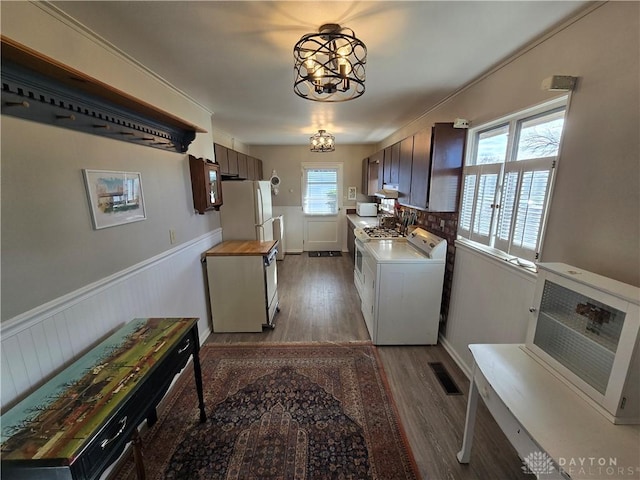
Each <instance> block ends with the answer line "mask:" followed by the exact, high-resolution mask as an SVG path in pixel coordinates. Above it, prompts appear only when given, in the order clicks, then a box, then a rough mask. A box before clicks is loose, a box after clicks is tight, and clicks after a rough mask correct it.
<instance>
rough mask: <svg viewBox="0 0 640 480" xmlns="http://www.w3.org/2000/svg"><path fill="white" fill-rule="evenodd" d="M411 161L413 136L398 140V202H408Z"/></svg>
mask: <svg viewBox="0 0 640 480" xmlns="http://www.w3.org/2000/svg"><path fill="white" fill-rule="evenodd" d="M412 162H413V136H411V137H407V138H405V139H404V140H402V141H401V142H400V155H399V160H398V202H400V203H403V201H404V202H407V203H408V202H409V198H410V195H411V167H412Z"/></svg>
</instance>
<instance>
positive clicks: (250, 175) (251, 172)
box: [247, 156, 257, 180]
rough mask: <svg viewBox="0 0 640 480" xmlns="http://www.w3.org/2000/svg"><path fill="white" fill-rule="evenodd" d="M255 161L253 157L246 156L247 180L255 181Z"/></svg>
mask: <svg viewBox="0 0 640 480" xmlns="http://www.w3.org/2000/svg"><path fill="white" fill-rule="evenodd" d="M256 160H257V158H255V157H249V156H247V179H249V180H257V178H256Z"/></svg>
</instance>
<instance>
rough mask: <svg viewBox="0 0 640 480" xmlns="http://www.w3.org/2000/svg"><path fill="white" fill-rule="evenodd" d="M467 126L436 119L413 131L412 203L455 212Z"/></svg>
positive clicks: (425, 207)
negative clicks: (429, 127) (426, 126)
mask: <svg viewBox="0 0 640 480" xmlns="http://www.w3.org/2000/svg"><path fill="white" fill-rule="evenodd" d="M466 136H467V130H465V129H459V128H453V123H436V124H434V126H433V127H432V128H431V129H426V130H423V131H422V132H419V133H417V134H416V135H414V153H413V172H412V175H411V194H410V198H409V201H408V202H406V201H405V202H403V201H400V203H401V204H406V205H408V206H411V207H416V208H419V209H423V210H429V211H432V212H455V211H456V210H457V209H458V201H459V198H460V179H461V177H462V163H463V159H464V147H465V141H466Z"/></svg>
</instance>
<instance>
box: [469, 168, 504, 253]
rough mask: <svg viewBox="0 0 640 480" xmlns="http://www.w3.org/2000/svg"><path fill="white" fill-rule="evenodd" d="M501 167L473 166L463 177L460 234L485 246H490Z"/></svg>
mask: <svg viewBox="0 0 640 480" xmlns="http://www.w3.org/2000/svg"><path fill="white" fill-rule="evenodd" d="M501 167H502V165H501V164H499V163H494V164H490V165H474V166H472V167H469V168H467V169H466V170H465V174H464V181H463V186H462V188H463V200H462V206H461V208H460V222H459V227H458V233H459V234H460V235H463V233H464V234H465V235H464V236H466V237H467V238H469V239H470V240H473V241H475V242H479V243H483V244H485V245H489V244H490V239H491V232H492V226H493V220H494V213H495V205H496V194H497V192H498V190H497V186H498V177H499V175H500V169H501Z"/></svg>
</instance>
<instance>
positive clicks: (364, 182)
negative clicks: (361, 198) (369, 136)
mask: <svg viewBox="0 0 640 480" xmlns="http://www.w3.org/2000/svg"><path fill="white" fill-rule="evenodd" d="M360 191H361V192H362V194H363V195H368V192H369V158H368V157H367V158H364V159H362V179H361V181H360Z"/></svg>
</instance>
